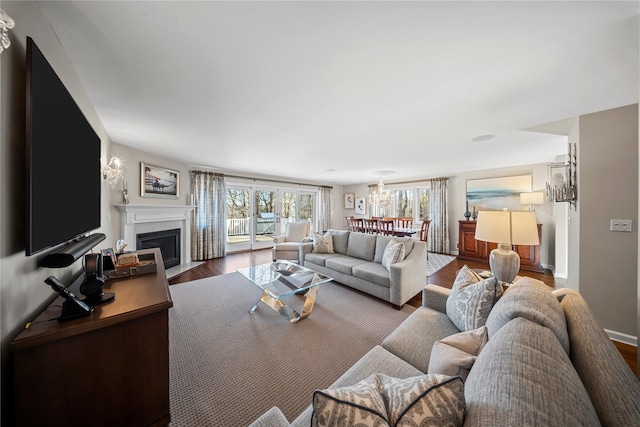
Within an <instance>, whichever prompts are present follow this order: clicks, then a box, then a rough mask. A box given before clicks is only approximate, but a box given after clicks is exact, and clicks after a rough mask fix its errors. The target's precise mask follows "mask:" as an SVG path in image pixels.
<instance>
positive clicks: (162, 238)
mask: <svg viewBox="0 0 640 427" xmlns="http://www.w3.org/2000/svg"><path fill="white" fill-rule="evenodd" d="M152 248H160V252H161V253H162V259H163V261H164V268H165V269H169V268H171V267H175V266H176V265H180V229H179V228H175V229H172V230H162V231H152V232H149V233H139V234H136V249H138V250H139V249H152Z"/></svg>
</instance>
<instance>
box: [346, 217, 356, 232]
mask: <svg viewBox="0 0 640 427" xmlns="http://www.w3.org/2000/svg"><path fill="white" fill-rule="evenodd" d="M345 218H346V220H347V230H349V231H355V230H354V229H353V218H354V217H352V216H345Z"/></svg>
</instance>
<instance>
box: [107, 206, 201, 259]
mask: <svg viewBox="0 0 640 427" xmlns="http://www.w3.org/2000/svg"><path fill="white" fill-rule="evenodd" d="M115 207H116V208H117V209H118V210H119V211H120V212H121V233H122V239H124V241H125V242H126V243H127V245H128V246H127V250H138V249H140V248H138V247H137V244H138V243H137V235H138V234H144V233H152V232H158V231H166V230H176V229H178V230H180V251H179V258H180V259H179V261H180V264H188V263H190V262H191V211H192V210H193V209H194V208H195V206H186V205H131V204H120V205H115Z"/></svg>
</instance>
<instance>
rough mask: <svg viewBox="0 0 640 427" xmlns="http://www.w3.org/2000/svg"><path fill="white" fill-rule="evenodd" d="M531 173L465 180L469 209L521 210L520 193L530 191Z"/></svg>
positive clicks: (471, 210)
mask: <svg viewBox="0 0 640 427" xmlns="http://www.w3.org/2000/svg"><path fill="white" fill-rule="evenodd" d="M531 183H532V177H531V175H518V176H507V177H502V178H486V179H470V180H467V203H468V204H469V211H470V212H473V208H475V209H476V211H500V210H502V209H503V208H507V209H509V210H510V211H521V210H523V209H522V204H520V193H528V192H530V191H531Z"/></svg>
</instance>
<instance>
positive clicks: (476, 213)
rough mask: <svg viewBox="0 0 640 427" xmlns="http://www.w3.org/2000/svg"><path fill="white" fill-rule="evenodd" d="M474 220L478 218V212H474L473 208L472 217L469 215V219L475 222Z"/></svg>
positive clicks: (474, 208)
mask: <svg viewBox="0 0 640 427" xmlns="http://www.w3.org/2000/svg"><path fill="white" fill-rule="evenodd" d="M476 218H478V212H476V207H475V206H474V207H473V215H471V219H472V220H474V221H475V220H476Z"/></svg>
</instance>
